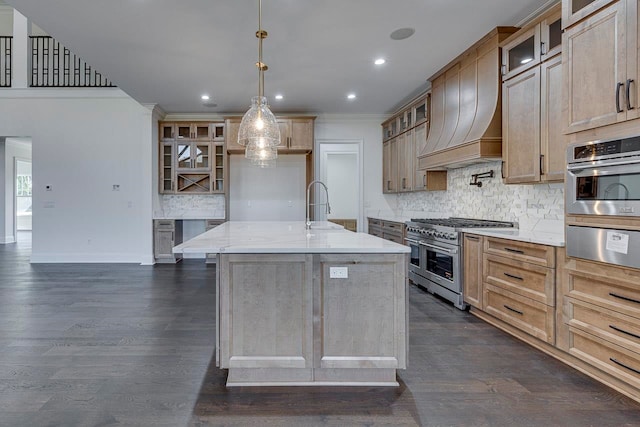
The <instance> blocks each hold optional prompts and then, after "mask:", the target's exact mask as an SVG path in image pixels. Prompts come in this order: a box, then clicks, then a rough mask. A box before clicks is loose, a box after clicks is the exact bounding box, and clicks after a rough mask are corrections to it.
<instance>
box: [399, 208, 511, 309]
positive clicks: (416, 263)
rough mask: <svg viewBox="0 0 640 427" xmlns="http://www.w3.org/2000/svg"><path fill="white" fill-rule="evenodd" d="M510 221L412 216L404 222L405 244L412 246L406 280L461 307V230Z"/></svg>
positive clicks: (505, 224)
mask: <svg viewBox="0 0 640 427" xmlns="http://www.w3.org/2000/svg"><path fill="white" fill-rule="evenodd" d="M514 226H515V225H514V223H512V222H503V221H488V220H481V219H469V218H437V219H435V218H434V219H431V218H427V219H411V221H407V222H406V227H407V237H406V238H405V240H406V242H407V244H408V245H409V246H410V247H411V260H410V262H409V279H410V280H411V281H412V282H413V283H414V284H416V285H418V286H420V287H421V288H423V289H426V290H427V291H429V292H430V293H432V294H437V295H440V296H441V297H443V298H445V299H446V300H448V301H451V302H452V303H453V305H454V306H455V307H456V308H459V309H460V310H464V309H466V308H467V305H466V304H465V303H464V300H463V295H462V283H463V281H462V236H461V234H462V233H461V232H460V230H461V229H464V228H481V227H500V228H506V227H514Z"/></svg>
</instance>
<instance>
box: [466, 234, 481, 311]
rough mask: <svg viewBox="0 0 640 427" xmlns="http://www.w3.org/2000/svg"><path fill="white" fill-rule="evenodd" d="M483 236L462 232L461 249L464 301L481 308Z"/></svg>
mask: <svg viewBox="0 0 640 427" xmlns="http://www.w3.org/2000/svg"><path fill="white" fill-rule="evenodd" d="M483 243H484V237H483V236H476V235H473V234H467V233H465V234H464V238H463V241H462V250H463V261H462V262H463V263H464V269H463V271H464V274H463V291H462V296H463V298H464V302H466V303H467V304H469V305H470V306H472V307H475V308H479V309H482V245H483Z"/></svg>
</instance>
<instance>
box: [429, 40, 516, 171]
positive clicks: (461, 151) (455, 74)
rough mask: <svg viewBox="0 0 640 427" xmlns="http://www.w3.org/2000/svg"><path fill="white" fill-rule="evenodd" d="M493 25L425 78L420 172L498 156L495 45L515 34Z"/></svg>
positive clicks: (499, 133) (498, 86)
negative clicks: (427, 119)
mask: <svg viewBox="0 0 640 427" xmlns="http://www.w3.org/2000/svg"><path fill="white" fill-rule="evenodd" d="M517 30H518V28H515V27H497V28H495V29H494V30H492V31H491V32H489V33H488V34H487V35H486V36H484V37H483V38H482V39H480V40H479V41H478V42H477V43H475V44H474V45H473V46H471V47H470V48H469V49H467V50H466V51H465V52H464V53H462V54H461V55H460V56H458V57H457V58H455V59H454V60H453V61H451V62H450V63H449V64H448V65H446V66H445V67H444V68H442V69H441V70H440V71H438V72H437V73H436V74H435V75H433V76H432V77H430V78H429V81H430V82H431V125H430V130H429V135H428V137H427V142H426V145H425V149H424V150H423V152H422V153H420V154H419V155H418V168H419V169H435V170H437V169H445V168H458V167H463V166H468V165H471V164H474V163H480V162H486V161H492V160H497V159H500V158H501V157H502V108H501V105H502V100H501V78H500V48H499V46H498V45H499V43H500V42H501V41H502V40H504V39H506V38H507V37H508V36H509V35H511V34H513V33H514V32H516V31H517Z"/></svg>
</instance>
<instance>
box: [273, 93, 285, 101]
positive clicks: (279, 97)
mask: <svg viewBox="0 0 640 427" xmlns="http://www.w3.org/2000/svg"><path fill="white" fill-rule="evenodd" d="M275 98H276V99H277V100H278V101H280V100H281V99H282V98H284V96H282V95H280V94H278V95H276V96H275Z"/></svg>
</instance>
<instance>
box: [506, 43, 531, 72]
mask: <svg viewBox="0 0 640 427" xmlns="http://www.w3.org/2000/svg"><path fill="white" fill-rule="evenodd" d="M534 57H535V37H534V36H531V37H529V38H528V39H526V40H525V41H523V42H522V43H520V44H519V45H517V46H515V47H514V48H512V49H511V50H509V64H508V66H509V71H510V70H513V69H516V68H518V67H520V66H522V65H524V64H527V63H529V62H531V61H533V59H534Z"/></svg>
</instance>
